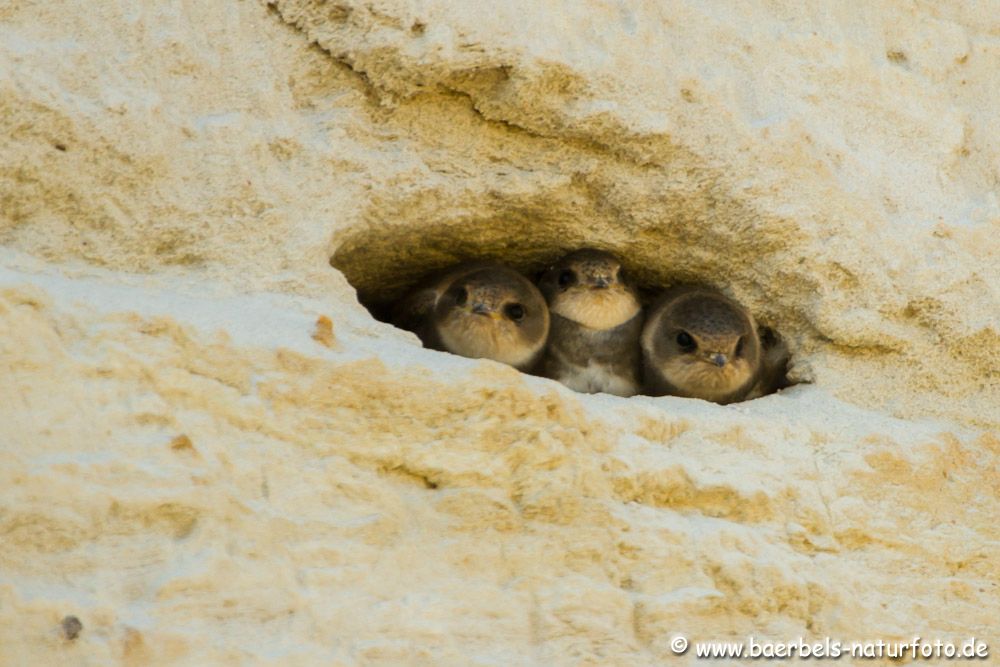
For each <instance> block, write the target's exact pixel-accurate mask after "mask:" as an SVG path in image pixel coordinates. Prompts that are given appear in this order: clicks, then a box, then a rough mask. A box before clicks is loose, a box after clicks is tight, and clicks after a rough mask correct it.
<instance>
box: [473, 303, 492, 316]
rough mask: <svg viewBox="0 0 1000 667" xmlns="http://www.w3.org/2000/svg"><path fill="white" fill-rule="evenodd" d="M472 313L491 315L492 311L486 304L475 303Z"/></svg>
mask: <svg viewBox="0 0 1000 667" xmlns="http://www.w3.org/2000/svg"><path fill="white" fill-rule="evenodd" d="M472 312H474V313H475V314H476V315H489V314H490V309H489V308H488V307H487V306H486V304H484V303H474V304H472Z"/></svg>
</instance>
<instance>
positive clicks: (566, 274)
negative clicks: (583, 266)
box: [559, 269, 576, 287]
mask: <svg viewBox="0 0 1000 667" xmlns="http://www.w3.org/2000/svg"><path fill="white" fill-rule="evenodd" d="M575 280H576V276H575V275H573V272H572V271H570V270H569V269H566V270H565V271H563V272H562V273H560V274H559V287H569V286H570V285H572V284H573V282H574V281H575Z"/></svg>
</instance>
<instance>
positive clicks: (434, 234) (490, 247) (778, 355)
mask: <svg viewBox="0 0 1000 667" xmlns="http://www.w3.org/2000/svg"><path fill="white" fill-rule="evenodd" d="M539 228H540V226H539V225H538V222H537V220H523V221H519V220H517V219H516V218H515V219H513V220H512V219H511V218H510V217H507V218H506V219H505V220H504V222H503V224H502V225H493V224H489V223H480V224H478V225H475V228H474V229H475V232H477V233H469V232H470V228H469V226H463V225H454V224H448V225H430V226H422V227H421V228H419V229H416V230H415V229H414V228H413V227H410V226H399V227H395V226H391V225H383V226H375V227H373V228H369V229H368V230H366V231H365V232H362V233H360V234H355V235H353V236H350V237H348V238H346V239H344V240H343V242H342V243H341V244H340V246H339V247H338V249H337V251H336V252H335V253H334V254H333V255H332V256H331V257H330V265H331V266H333V267H334V268H336V269H338V270H339V271H341V272H342V273H343V274H344V275H345V277H346V278H347V280H348V282H349V283H350V284H351V285H352V286H353V287H354V288H355V289H356V290H357V294H358V300H359V302H360V303H361V305H363V306H364V307H365V308H366V309H367V310H368V311H369V313H371V315H372V316H373V317H374V318H375V319H377V320H379V321H381V322H386V323H392V321H391V320H392V308H393V306H394V305H395V304H396V302H397V301H398V300H399V299H401V298H403V297H404V296H405V295H407V294H408V293H409V292H410V291H411V290H413V289H414V288H415V287H417V286H419V285H421V284H424V283H425V282H426V281H427V280H429V279H431V278H432V277H433V276H435V275H437V274H440V273H441V272H443V271H445V270H447V269H448V268H450V267H452V266H454V265H456V264H459V263H461V262H466V261H476V260H478V261H494V262H498V263H501V264H505V265H507V266H509V267H511V268H513V269H514V270H516V271H518V272H520V273H521V274H522V275H524V276H525V277H527V278H528V279H529V280H531V281H532V282H536V281H537V279H538V278H539V277H540V275H541V274H542V272H543V271H545V270H546V269H547V268H548V267H549V266H551V265H552V264H553V263H554V262H556V261H557V260H558V259H560V258H561V257H562V256H563V255H565V254H567V253H569V252H572V251H573V250H577V249H579V248H582V247H597V248H602V249H605V250H608V251H610V252H612V253H614V254H615V255H616V256H617V257H618V258H619V260H620V261H621V263H622V266H623V268H624V270H625V271H626V272H628V274H629V275H630V277H631V281H632V282H633V284H634V286H635V287H636V289H637V291H638V293H639V297H640V301H641V303H642V305H643V307H644V308H647V307H648V306H649V305H650V304H651V303H653V302H654V301H655V300H656V298H657V297H658V296H659V295H660V294H661V293H662V291H663V290H664V289H665V288H666V287H668V286H670V285H673V284H678V283H704V284H708V285H712V284H714V282H715V281H713V280H711V276H704V277H702V276H699V275H694V276H692V274H690V273H685V272H678V273H671V272H669V271H666V270H657V267H655V266H654V267H653V268H652V270H651V268H650V265H649V262H648V261H647V262H642V263H641V265H640V263H639V262H637V261H636V260H635V259H634V258H633V256H632V255H631V254H630V252H629V250H630V248H629V245H630V244H629V243H628V242H624V243H619V244H611V243H606V244H598V243H594V242H593V241H592V240H589V239H588V240H585V239H576V238H574V237H576V236H578V232H577V231H576V230H574V229H567V230H558V229H556V230H553V229H552V228H551V227H548V228H546V227H544V226H542V229H543V230H545V231H544V233H539V232H538V230H539ZM497 230H500V232H501V233H500V234H499V236H501V237H502V238H490V237H491V236H498V234H497V233H496V232H497ZM563 231H564V232H565V233H562V232H563ZM511 239H516V240H511ZM554 239H558V240H554ZM615 246H617V247H615ZM706 278H707V279H706ZM716 286H717V287H722V288H723V291H725V289H724V288H725V284H724V283H722V284H718V285H716ZM758 327H759V332H760V337H761V344H762V347H763V349H764V354H765V355H767V354H768V353H769V352H770V353H771V354H772V357H773V358H772V359H771V365H770V367H769V373H768V374H767V377H763V378H762V379H761V383H760V385H759V389H758V390H755V391H753V392H751V394H750V396H749V397H748V399H746V400H751V399H753V398H757V397H760V396H763V395H768V394H772V393H775V392H776V391H779V390H781V389H785V388H787V387H790V386H792V385H793V384H794V383H793V382H791V381H790V380H789V377H788V371H789V367H790V355H789V353H788V351H787V346H786V344H785V342H784V341H783V340H782V338H781V336H780V334H779V333H778V332H777V330H776V329H775V328H774V327H772V326H769V325H765V324H763V323H760V322H759V321H758Z"/></svg>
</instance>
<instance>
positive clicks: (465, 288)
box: [392, 262, 549, 370]
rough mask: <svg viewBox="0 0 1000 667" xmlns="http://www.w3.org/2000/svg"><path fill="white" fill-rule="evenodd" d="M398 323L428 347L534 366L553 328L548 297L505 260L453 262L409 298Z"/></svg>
mask: <svg viewBox="0 0 1000 667" xmlns="http://www.w3.org/2000/svg"><path fill="white" fill-rule="evenodd" d="M392 322H393V324H395V325H396V326H398V327H400V328H403V329H408V330H410V331H412V332H414V333H415V334H417V336H419V337H420V340H421V341H423V343H424V346H425V347H429V348H432V349H435V350H444V351H446V352H451V353H453V354H458V355H461V356H463V357H472V358H474V359H493V360H494V361H499V362H501V363H505V364H509V365H511V366H513V367H514V368H517V369H518V370H529V369H531V368H532V367H533V366H534V365H535V363H536V362H537V361H538V359H539V358H540V357H541V354H542V351H543V349H544V348H545V341H546V339H547V338H548V333H549V311H548V308H547V307H546V305H545V299H544V298H543V297H542V295H541V294H540V293H539V292H538V289H537V288H536V287H535V286H534V285H532V284H531V281H529V280H528V279H527V278H525V277H524V276H522V275H521V274H519V273H517V272H516V271H514V270H512V269H509V268H507V267H505V266H501V265H499V264H490V263H482V262H477V263H467V264H460V265H458V266H455V267H452V268H451V269H449V270H447V271H445V272H444V273H442V274H440V275H439V276H437V277H436V278H434V279H432V280H430V281H428V282H427V283H425V284H424V285H422V286H421V287H418V288H417V289H416V290H414V291H413V292H411V293H410V294H409V295H408V296H406V297H405V298H403V299H402V300H401V301H400V302H399V303H398V304H396V306H395V308H394V309H393V315H392Z"/></svg>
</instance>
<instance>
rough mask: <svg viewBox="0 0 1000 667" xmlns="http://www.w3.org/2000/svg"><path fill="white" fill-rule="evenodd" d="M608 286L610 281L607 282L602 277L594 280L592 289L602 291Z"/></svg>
mask: <svg viewBox="0 0 1000 667" xmlns="http://www.w3.org/2000/svg"><path fill="white" fill-rule="evenodd" d="M610 284H611V281H610V280H608V279H607V278H604V277H601V278H595V279H594V283H593V285H594V287H596V288H597V289H604V288H605V287H607V286H608V285H610Z"/></svg>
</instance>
